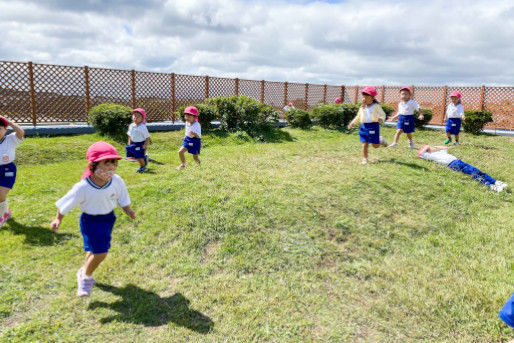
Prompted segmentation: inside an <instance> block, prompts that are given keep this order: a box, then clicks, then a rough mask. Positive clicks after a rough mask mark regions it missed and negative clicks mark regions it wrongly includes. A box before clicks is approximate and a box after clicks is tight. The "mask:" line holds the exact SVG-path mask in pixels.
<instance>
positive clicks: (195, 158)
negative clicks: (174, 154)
mask: <svg viewBox="0 0 514 343" xmlns="http://www.w3.org/2000/svg"><path fill="white" fill-rule="evenodd" d="M193 158H194V160H195V162H196V163H198V164H201V163H202V161H200V158H199V157H198V155H193Z"/></svg>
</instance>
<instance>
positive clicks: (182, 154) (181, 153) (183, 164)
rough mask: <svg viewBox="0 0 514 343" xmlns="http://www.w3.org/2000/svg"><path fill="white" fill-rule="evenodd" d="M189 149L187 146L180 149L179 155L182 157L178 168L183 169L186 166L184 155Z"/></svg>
mask: <svg viewBox="0 0 514 343" xmlns="http://www.w3.org/2000/svg"><path fill="white" fill-rule="evenodd" d="M186 151H187V148H184V147H181V148H180V149H179V150H178V156H179V157H180V162H181V164H180V165H179V166H178V167H177V169H183V168H185V167H186V156H185V155H184V154H185V152H186Z"/></svg>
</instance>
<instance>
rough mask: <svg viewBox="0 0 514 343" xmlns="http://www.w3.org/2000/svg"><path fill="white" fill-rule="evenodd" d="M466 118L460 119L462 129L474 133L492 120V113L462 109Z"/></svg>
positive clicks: (477, 132)
mask: <svg viewBox="0 0 514 343" xmlns="http://www.w3.org/2000/svg"><path fill="white" fill-rule="evenodd" d="M464 114H465V116H466V120H463V121H462V127H463V128H464V131H466V132H469V133H471V134H474V135H478V134H480V132H482V130H483V128H484V126H485V124H487V123H491V122H492V121H493V115H492V113H491V112H488V111H464Z"/></svg>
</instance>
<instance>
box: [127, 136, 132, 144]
mask: <svg viewBox="0 0 514 343" xmlns="http://www.w3.org/2000/svg"><path fill="white" fill-rule="evenodd" d="M127 144H128V145H130V144H132V138H130V136H129V137H128V143H127Z"/></svg>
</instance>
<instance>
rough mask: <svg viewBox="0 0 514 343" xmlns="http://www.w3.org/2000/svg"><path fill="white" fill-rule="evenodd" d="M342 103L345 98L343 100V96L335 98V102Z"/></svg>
mask: <svg viewBox="0 0 514 343" xmlns="http://www.w3.org/2000/svg"><path fill="white" fill-rule="evenodd" d="M342 103H343V100H341V98H335V99H334V104H342Z"/></svg>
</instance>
